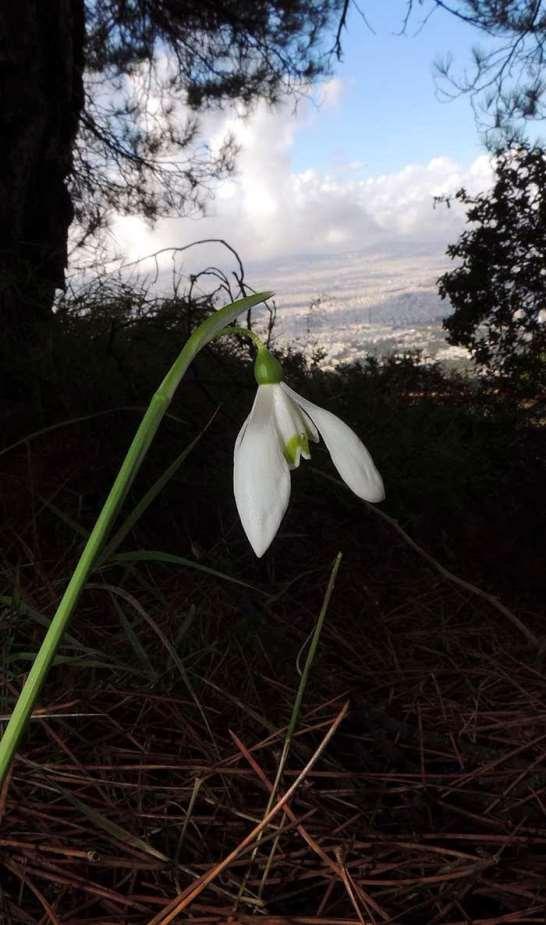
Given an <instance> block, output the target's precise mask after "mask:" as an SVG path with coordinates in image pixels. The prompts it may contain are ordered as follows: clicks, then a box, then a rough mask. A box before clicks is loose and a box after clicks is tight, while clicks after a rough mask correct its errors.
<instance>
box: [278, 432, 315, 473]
mask: <svg viewBox="0 0 546 925" xmlns="http://www.w3.org/2000/svg"><path fill="white" fill-rule="evenodd" d="M282 451H283V453H284V458H285V459H286V462H287V463H288V465H289V466H292V467H294V468H296V467H297V466H299V463H300V456H303V458H304V459H311V454H310V452H309V439H308V437H307V434H306V433H300V434H294V436H293V437H290V439H289V440H288V441H287V442H286V443H285V444H284V446H283V448H282Z"/></svg>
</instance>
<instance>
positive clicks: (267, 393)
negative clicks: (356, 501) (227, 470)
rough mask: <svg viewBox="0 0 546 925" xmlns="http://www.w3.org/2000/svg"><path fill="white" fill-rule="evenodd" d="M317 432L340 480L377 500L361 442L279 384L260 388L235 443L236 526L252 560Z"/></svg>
mask: <svg viewBox="0 0 546 925" xmlns="http://www.w3.org/2000/svg"><path fill="white" fill-rule="evenodd" d="M319 434H320V436H321V437H322V439H323V440H324V443H325V444H326V446H327V448H328V450H329V452H330V456H331V457H332V462H333V463H334V466H335V467H336V469H337V471H338V472H339V474H340V476H341V478H342V479H343V480H344V482H346V483H347V485H348V486H349V488H351V489H352V491H354V493H355V494H356V495H358V497H359V498H363V499H364V500H366V501H374V502H377V501H382V500H383V498H384V497H385V492H384V489H383V481H382V479H381V476H380V475H379V472H378V471H377V469H376V468H375V466H374V464H373V460H372V458H371V456H370V454H369V453H368V451H367V449H366V447H365V446H364V444H363V443H362V442H361V440H359V438H358V437H357V436H356V434H355V433H354V432H353V431H352V430H351V428H350V427H347V425H346V424H344V423H343V421H340V419H339V418H338V417H336V416H335V414H331V413H330V411H326V410H325V409H324V408H319V407H318V406H317V405H314V404H313V403H312V402H310V401H307V400H306V399H305V398H302V397H301V395H298V394H297V393H296V392H294V391H293V390H292V389H290V388H289V387H288V386H287V385H286V384H285V383H284V382H273V383H269V384H266V385H259V386H258V392H257V395H256V398H255V401H254V404H253V406H252V410H251V412H250V414H249V416H248V417H247V419H246V421H245V423H244V424H243V426H242V428H241V430H240V432H239V435H238V437H237V440H236V443H235V455H234V471H233V486H234V490H235V502H236V504H237V510H238V512H239V517H240V518H241V523H242V525H243V528H244V530H245V533H246V535H247V537H248V539H249V542H250V544H251V546H252V548H253V550H254V552H255V553H256V555H257V556H263V554H264V552H265V551H266V549H267V548H268V546H269V545H270V543H271V541H272V540H273V537H274V536H275V534H276V532H277V530H278V529H279V525H280V523H281V520H282V518H283V516H284V513H285V511H286V508H287V506H288V501H289V498H290V470H291V469H296V468H297V467H298V466H299V464H300V459H301V457H302V456H303V457H304V459H310V453H309V440H313V441H314V442H315V443H317V442H318V440H319Z"/></svg>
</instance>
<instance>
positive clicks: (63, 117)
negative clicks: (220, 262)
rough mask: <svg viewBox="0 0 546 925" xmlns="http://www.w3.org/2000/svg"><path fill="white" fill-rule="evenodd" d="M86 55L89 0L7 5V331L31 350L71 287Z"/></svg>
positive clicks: (2, 106) (1, 10)
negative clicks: (72, 180)
mask: <svg viewBox="0 0 546 925" xmlns="http://www.w3.org/2000/svg"><path fill="white" fill-rule="evenodd" d="M83 56H84V8H83V0H13V2H11V0H9V2H3V3H0V325H1V335H2V342H3V347H4V348H6V347H13V349H14V350H21V351H22V352H23V353H25V352H27V353H28V350H29V348H30V347H31V345H32V344H35V343H36V339H38V340H39V339H40V331H41V332H42V333H43V331H44V329H47V326H48V324H47V323H48V321H50V320H51V317H52V304H53V298H54V294H55V290H56V289H57V288H62V287H63V286H64V273H65V268H66V262H67V232H68V227H69V225H70V223H71V221H72V218H73V210H72V204H71V199H70V194H69V191H68V188H67V178H68V177H69V175H70V171H71V168H72V149H73V145H74V139H75V136H76V132H77V128H78V121H79V117H80V113H81V110H82V106H83V102H84V98H83V78H82V74H83Z"/></svg>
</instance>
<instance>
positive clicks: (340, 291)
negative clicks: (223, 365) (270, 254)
mask: <svg viewBox="0 0 546 925" xmlns="http://www.w3.org/2000/svg"><path fill="white" fill-rule="evenodd" d="M449 265H450V262H449V261H448V260H447V259H446V258H445V257H441V258H439V257H438V255H431V254H430V253H425V254H413V255H411V256H408V254H407V253H405V254H402V255H401V254H398V255H396V256H392V255H389V254H385V253H381V252H370V251H362V252H359V253H355V252H352V253H348V254H329V255H324V256H316V257H314V256H305V257H300V258H291V259H290V260H283V261H282V262H278V263H270V264H266V263H264V264H261V265H259V266H252V267H251V268H249V270H250V272H249V277H251V278H252V280H253V281H254V280H255V281H256V284H257V285H259V286H263V287H264V288H265V287H267V288H272V289H274V290H275V292H276V301H277V305H278V321H277V327H276V335H277V337H278V338H279V340H280V341H293V340H294V339H297V340H298V341H300V342H301V343H302V344H303V345H307V347H308V349H313V347H321V348H322V349H324V350H325V351H326V359H325V365H327V366H328V365H335V363H337V362H340V361H344V360H349V359H356V358H357V357H358V356H362V355H363V354H365V353H380V352H387V351H393V350H394V351H398V350H407V349H412V348H413V349H420V350H422V351H423V352H424V353H425V354H428V355H430V356H432V357H435V358H439V359H450V360H451V359H459V358H462V357H464V356H465V355H466V354H465V351H460V350H454V348H450V347H448V345H447V343H446V341H445V338H444V334H443V330H442V327H441V322H442V318H444V317H445V315H446V314H447V313H448V310H449V306H448V305H447V304H446V303H445V302H442V300H441V299H440V297H439V295H438V292H437V288H436V280H437V278H438V277H439V276H440V275H441V273H443V272H444V271H445V270H446V269H447V268H448V267H449Z"/></svg>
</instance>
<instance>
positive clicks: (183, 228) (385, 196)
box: [112, 78, 492, 266]
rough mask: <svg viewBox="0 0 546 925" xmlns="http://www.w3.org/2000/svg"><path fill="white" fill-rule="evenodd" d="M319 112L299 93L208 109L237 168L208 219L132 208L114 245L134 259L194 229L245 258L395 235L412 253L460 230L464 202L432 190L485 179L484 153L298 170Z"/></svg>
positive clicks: (210, 136) (371, 243)
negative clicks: (394, 167)
mask: <svg viewBox="0 0 546 925" xmlns="http://www.w3.org/2000/svg"><path fill="white" fill-rule="evenodd" d="M342 93H343V82H342V81H341V80H339V79H337V78H336V79H334V80H332V81H329V82H327V83H326V84H325V85H323V87H322V91H321V94H320V95H319V98H320V97H322V99H323V101H324V103H325V105H328V106H335V105H336V104H337V102H338V101H339V99H340V96H341V94H342ZM319 113H320V111H319V110H317V109H316V108H315V107H314V106H312V105H311V104H310V103H309V102H305V101H304V102H303V103H302V104H300V106H299V107H298V108H297V109H296V110H295V111H294V109H293V108H292V107H290V106H289V105H284V106H279V107H277V108H276V109H270V108H268V107H266V105H265V104H258V105H257V106H256V107H255V108H254V109H253V111H252V112H251V113H250V114H247V115H246V116H245V115H242V114H241V113H240V112H238V111H237V110H235V109H234V110H232V111H231V112H228V113H222V114H218V113H217V114H209V115H207V117H206V119H205V122H204V129H205V132H206V136H207V140H208V143H209V144H210V146H211V147H212V148H213V149H216V148H218V147H219V145H220V143H221V140H222V138H223V137H224V136H225V134H226V133H227V132H232V133H233V135H234V137H235V138H236V140H237V143H238V144H239V145H240V153H239V157H238V161H237V171H236V175H235V176H234V177H232V178H231V179H229V180H227V181H224V182H223V183H220V184H219V185H218V186H217V188H216V190H215V198H214V199H213V200H212V201H211V203H210V206H209V210H208V215H207V217H206V218H204V219H199V220H196V219H187V218H186V219H165V220H161V221H160V222H159V223H158V224H157V226H156V228H155V229H154V230H150V229H149V228H148V227H147V226H146V225H145V223H144V222H142V221H140V220H139V219H137V218H118V219H117V220H116V221H115V222H114V224H113V229H112V230H113V233H114V236H115V240H116V242H117V245H118V248H119V249H120V250H121V251H123V252H125V253H126V254H127V258H128V259H136V258H137V257H139V256H144V255H145V254H147V253H151V252H153V251H156V250H159V249H160V248H164V247H168V246H171V245H172V246H180V245H184V244H188V243H190V242H191V241H194V240H196V239H198V238H208V237H214V238H225V239H226V240H227V241H229V243H230V244H231V245H232V246H233V247H235V248H236V250H237V251H238V252H239V254H240V255H241V258H242V259H243V261H244V263H245V264H246V263H251V262H253V261H257V260H261V259H269V258H285V257H288V256H297V255H300V254H329V253H332V254H334V253H342V252H347V251H349V250H360V249H366V248H368V247H380V248H381V249H382V250H384V251H388V248H389V247H390V246H392V247H397V248H399V247H400V245H401V243H402V244H404V246H405V247H406V248H407V252H408V254H410V253H412V252H417V251H419V250H420V249H423V248H424V247H427V248H430V249H431V253H434V254H441V253H442V252H443V251H444V250H445V246H446V244H447V243H448V242H449V241H452V240H454V239H456V237H457V236H458V234H459V233H460V231H461V229H462V227H463V224H464V212H463V210H462V208H461V207H460V205H459V204H458V203H452V207H451V208H449V209H448V208H447V207H446V206H445V205H439V206H437V207H436V208H434V204H433V199H434V197H435V196H447V195H452V194H453V193H454V192H455V191H456V190H457V189H458V188H459V187H461V186H465V187H466V188H467V189H468V190H469V191H472V192H478V191H480V190H483V189H485V188H487V187H488V186H489V185H490V183H491V178H492V169H491V165H490V162H489V158H488V157H487V156H485V155H483V156H481V157H478V158H476V160H475V161H474V162H473V163H472V164H471V165H470V166H467V167H465V166H463V165H461V164H457V163H456V162H455V161H453V160H451V159H449V158H446V157H442V156H438V157H435V158H433V159H432V160H430V161H429V162H428V163H424V164H409V165H407V166H405V167H403V168H402V169H401V170H399V171H397V172H394V173H389V174H382V175H379V176H366V175H364V168H363V167H362V166H361V165H360V164H359V163H358V162H353V163H351V164H350V165H346V167H347V169H343V170H339V169H336V171H335V172H333V173H325V172H322V171H319V170H315V169H308V170H305V171H302V172H299V173H298V172H296V171H294V169H293V166H292V160H291V155H292V150H293V148H294V145H295V144H296V141H297V134H298V132H300V131H304V129H305V126H306V125H307V124H309V121H310V120H313V119H315V118H317V117H318V115H319ZM215 257H218V250H217V249H214V248H213V249H211V248H208V249H206V248H205V249H202V250H201V251H200V252H199V255H198V256H197V255H196V257H195V260H196V263H195V266H197V265H199V266H202V265H203V264H204V263H206V262H208V261H209V260H213V259H214V258H215Z"/></svg>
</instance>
